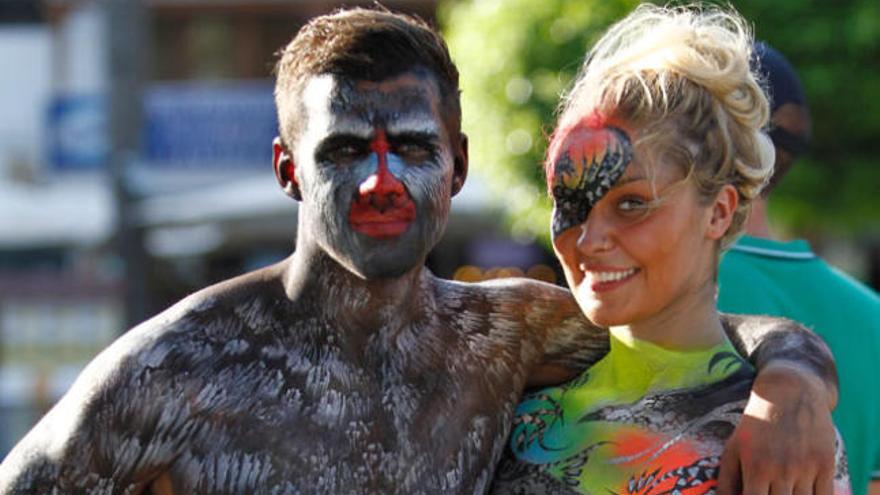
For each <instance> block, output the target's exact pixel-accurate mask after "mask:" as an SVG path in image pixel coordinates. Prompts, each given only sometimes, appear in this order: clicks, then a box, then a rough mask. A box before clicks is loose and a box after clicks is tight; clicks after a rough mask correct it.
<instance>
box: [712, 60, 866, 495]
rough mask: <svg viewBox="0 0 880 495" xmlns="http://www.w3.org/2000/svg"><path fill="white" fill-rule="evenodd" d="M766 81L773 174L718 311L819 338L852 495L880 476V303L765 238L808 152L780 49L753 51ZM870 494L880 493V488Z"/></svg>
mask: <svg viewBox="0 0 880 495" xmlns="http://www.w3.org/2000/svg"><path fill="white" fill-rule="evenodd" d="M755 51H756V54H757V60H758V63H759V64H760V67H761V70H762V72H764V74H765V76H766V78H767V81H768V83H769V89H770V92H771V94H770V97H771V102H772V104H771V111H772V116H771V120H772V124H773V126H774V128H773V129H772V131H771V133H770V135H771V137H772V139H773V142H774V144H775V145H776V171H775V173H774V175H773V178H772V179H771V181H770V184H769V185H768V187H767V188H766V189H765V190H764V192H763V194H762V197H761V198H759V199H756V200H755V202H754V203H753V205H754V207H753V210H752V214H751V217H750V219H749V222H748V223H747V225H746V233H747V234H748V235H746V236H744V237H743V238H742V239H740V240H739V241H738V242H737V243H736V244H735V245H734V246H733V247H732V248H731V249H730V251H729V252H728V253H727V254H726V255H725V256H724V259H723V261H722V263H721V268H720V275H719V283H720V288H719V291H720V296H719V299H718V307H719V308H721V310H723V311H731V312H737V313H757V314H767V315H774V316H785V317H787V318H791V319H793V320H797V321H800V322H802V323H804V324H806V325H807V326H808V327H810V328H812V329H814V330H815V331H816V332H817V333H818V334H819V335H821V336H822V337H823V338H824V339H825V340H826V342H827V343H828V345H829V346H830V347H831V351H832V352H833V353H834V357H835V359H836V361H837V367H838V371H839V375H840V379H841V380H840V403H839V405H838V407H837V410H836V411H835V412H834V420H835V423H837V426H838V428H839V429H840V432H841V435H842V436H843V440H844V444H845V445H846V451H847V458H848V460H849V463H848V464H849V471H850V480H851V483H852V485H853V493H854V494H855V495H864V494H865V491H866V489H867V487H868V482H869V478H870V477H871V476H872V474H871V473H872V471H873V473H874V474H873V477H874V478H875V479H876V478H877V477H880V472H878V471H880V379H878V377H880V366H878V361H877V355H878V354H880V298H878V297H877V294H876V293H875V292H873V291H872V290H871V289H869V288H868V287H866V286H864V285H862V284H861V283H859V282H857V281H856V280H854V279H852V278H851V277H849V276H847V275H846V274H844V273H843V272H841V271H839V270H837V269H835V268H834V267H832V266H830V265H828V264H827V263H826V262H825V261H823V260H822V259H821V258H820V257H819V256H817V255H816V254H815V253H813V251H812V250H811V249H810V245H809V243H807V241H805V240H794V241H789V242H783V241H779V240H775V239H774V237H773V236H772V235H771V233H770V226H769V222H768V218H767V201H768V199H769V196H770V194H771V193H772V191H773V190H774V188H775V186H776V185H777V184H779V182H780V181H781V180H782V178H783V177H784V176H785V174H786V173H787V172H788V170H789V169H790V168H791V166H792V164H793V163H794V161H795V159H796V158H797V157H798V155H800V154H801V153H802V152H804V151H805V150H806V148H807V143H808V141H809V138H810V129H811V121H810V114H809V109H808V108H807V102H806V99H805V97H804V91H803V89H802V88H801V84H800V81H799V80H798V77H797V74H796V73H795V71H794V69H793V68H792V66H791V64H789V63H788V61H787V60H786V59H785V58H784V57H783V56H782V54H780V53H779V52H778V51H776V50H774V49H773V48H771V47H769V46H767V45H765V44H760V43H759V44H757V45H756V50H755ZM872 486H873V488H872V490H874V491H872V493H873V494H880V482H877V481H875V482H874V483H873V485H872Z"/></svg>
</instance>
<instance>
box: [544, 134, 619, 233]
mask: <svg viewBox="0 0 880 495" xmlns="http://www.w3.org/2000/svg"><path fill="white" fill-rule="evenodd" d="M554 141H556V143H554V144H553V145H551V150H552V152H551V155H550V162H549V163H548V166H547V172H548V173H547V182H548V184H549V186H550V194H551V195H552V198H553V223H552V227H551V229H552V234H553V238H556V237H558V236H559V235H560V234H561V233H562V232H564V231H566V230H568V229H570V228H572V227H575V226H578V225H580V224H582V223H584V222H585V221H586V219H587V216H588V215H589V214H590V210H591V209H592V208H593V206H594V205H595V204H596V203H597V202H598V201H599V200H600V199H601V198H602V196H604V195H605V193H607V192H608V190H609V189H611V188H612V187H613V186H614V184H615V183H617V181H618V180H619V179H620V177H621V176H622V175H623V172H624V171H625V170H626V167H627V165H629V163H630V162H631V161H632V158H633V146H632V142H631V141H630V139H629V136H628V135H627V133H626V132H625V131H623V130H622V129H620V128H618V127H614V126H610V125H605V126H602V127H597V126H596V123H595V122H593V119H589V121H588V122H585V123H581V124H578V125H576V126H575V127H573V128H572V129H570V130H568V131H566V132H564V133H563V134H562V135H561V136H559V137H558V138H557V139H555V140H554Z"/></svg>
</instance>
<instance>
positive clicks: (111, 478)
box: [0, 329, 179, 495]
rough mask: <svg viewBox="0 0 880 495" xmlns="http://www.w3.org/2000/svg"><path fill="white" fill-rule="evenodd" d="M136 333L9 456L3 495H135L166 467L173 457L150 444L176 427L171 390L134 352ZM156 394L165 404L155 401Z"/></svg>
mask: <svg viewBox="0 0 880 495" xmlns="http://www.w3.org/2000/svg"><path fill="white" fill-rule="evenodd" d="M136 330H137V329H135V330H132V332H134V333H133V334H129V335H125V336H123V337H122V338H120V339H119V340H117V341H116V342H115V343H114V344H113V345H111V346H110V347H109V348H107V349H106V350H105V351H103V352H102V353H101V354H100V355H98V357H97V358H95V360H93V361H92V362H91V363H90V364H89V365H88V366H87V367H86V369H85V370H84V371H83V372H82V374H80V376H79V377H78V378H77V380H76V382H75V383H74V385H73V386H72V387H71V389H70V390H69V391H68V392H67V394H65V396H64V397H63V398H62V399H61V400H60V401H59V402H58V403H57V404H56V405H55V406H54V407H53V408H52V409H51V410H50V411H49V413H48V414H46V416H45V417H43V418H42V419H41V420H40V422H39V423H37V425H36V426H35V427H34V428H33V429H32V430H31V431H30V432H28V434H27V435H25V437H24V438H22V440H21V441H20V442H19V443H18V444H17V445H16V446H15V447H14V448H13V449H12V451H11V452H10V453H9V455H8V456H7V457H6V459H4V460H3V463H2V464H0V494H4V495H5V494H13V493H14V494H19V493H21V494H24V493H27V494H31V493H33V494H37V493H40V494H42V493H83V494H90V493H123V492H125V493H139V492H140V490H141V489H143V487H144V486H145V485H146V484H147V483H148V482H149V481H150V479H151V478H152V477H154V476H156V475H158V474H159V473H160V472H161V470H162V469H163V466H167V464H168V463H169V462H170V460H171V458H172V457H171V456H173V454H174V452H172V451H171V449H170V448H162V446H160V445H156V444H153V443H151V442H152V441H153V439H155V438H157V434H158V433H160V432H161V431H164V430H165V429H167V427H173V426H174V425H173V424H171V423H172V422H170V421H167V420H168V416H170V415H172V414H173V411H174V410H175V402H176V401H174V400H173V399H172V398H171V394H173V390H171V389H172V388H173V387H169V386H163V385H162V384H161V382H162V379H161V378H160V376H161V375H162V374H163V371H162V370H160V369H149V368H148V367H146V366H144V365H143V360H144V359H146V360H148V361H149V360H150V359H151V356H150V354H149V353H147V354H138V353H137V349H138V348H140V345H139V344H140V343H141V342H142V341H143V339H142V338H141V336H140V335H136V333H137V332H136ZM153 361H156V360H155V359H154V360H153ZM157 392H159V393H162V394H166V395H168V397H167V399H168V400H166V401H154V399H156V397H157V395H156V393H157ZM160 416H162V417H161V418H160ZM163 422H164V423H169V424H167V425H163ZM178 426H179V425H178ZM169 443H171V442H169ZM165 447H170V445H166V446H165ZM127 490H128V491H127Z"/></svg>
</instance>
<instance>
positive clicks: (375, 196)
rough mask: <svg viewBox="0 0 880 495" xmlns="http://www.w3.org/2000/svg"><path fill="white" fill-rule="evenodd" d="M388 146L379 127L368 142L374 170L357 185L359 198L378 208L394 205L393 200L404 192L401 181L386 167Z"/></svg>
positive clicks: (382, 208)
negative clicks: (373, 155)
mask: <svg viewBox="0 0 880 495" xmlns="http://www.w3.org/2000/svg"><path fill="white" fill-rule="evenodd" d="M390 148H391V147H390V146H389V144H388V139H387V138H386V136H385V132H384V131H383V130H381V129H379V130H377V131H376V136H375V137H374V138H373V141H372V142H371V143H370V150H371V151H372V152H373V153H375V154H376V171H375V172H373V173H372V174H370V176H369V177H367V178H366V179H365V180H364V181H363V182H361V185H360V187H358V192H359V193H360V196H361V199H365V200H368V201H369V202H370V203H371V204H372V205H373V206H374V207H376V208H379V209H380V210H384V209H385V208H387V207H390V206H394V203H395V200H396V199H397V198H400V197H403V196H404V194H406V189H405V188H404V187H403V183H402V182H400V181H399V180H398V179H397V177H395V176H394V174H392V173H391V171H390V170H389V169H388V152H389V150H390Z"/></svg>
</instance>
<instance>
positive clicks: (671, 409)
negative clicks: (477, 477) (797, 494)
mask: <svg viewBox="0 0 880 495" xmlns="http://www.w3.org/2000/svg"><path fill="white" fill-rule="evenodd" d="M754 376H755V374H754V370H753V369H752V367H751V366H750V365H749V364H748V363H747V362H745V360H743V359H742V358H741V357H740V356H739V355H738V354H737V353H736V350H735V349H734V348H733V346H732V345H731V344H730V343H729V342H727V341H725V342H723V343H722V344H720V345H718V346H716V347H714V348H710V349H706V350H698V351H673V350H669V349H665V348H662V347H659V346H655V345H653V344H651V343H649V342H647V341H640V340H634V341H633V340H631V339H618V338H616V336H615V334H614V331H613V330H612V332H611V352H609V354H608V355H607V356H606V357H605V358H603V359H602V360H601V361H599V362H598V363H596V365H594V366H593V367H591V368H590V369H588V370H587V371H585V372H584V373H583V374H582V375H581V376H580V377H578V378H576V379H574V380H572V381H571V382H569V383H566V384H564V385H561V386H558V387H550V388H546V389H543V390H539V391H536V392H534V393H530V394H527V395H526V396H525V397H524V398H523V400H522V402H521V403H520V405H519V407H517V411H516V417H515V419H514V424H513V430H512V432H511V438H510V444H509V446H508V450H507V452H506V453H505V458H504V459H503V460H502V462H501V464H500V466H499V471H498V473H497V474H496V479H495V485H494V487H493V490H492V493H493V494H494V495H506V494H524V493H530V494H531V493H542V494H551V493H552V494H559V495H575V494H621V495H623V494H626V495H661V494H680V495H709V494H714V493H715V490H716V488H717V480H718V469H719V467H720V457H721V453H722V452H723V450H724V445H725V442H726V440H727V438H728V437H729V436H730V435H731V434H732V433H733V430H734V428H735V427H736V425H737V423H738V422H739V420H740V418H741V417H742V413H743V408H744V406H745V404H746V400H747V399H748V397H749V392H750V389H751V384H752V380H753V379H754ZM837 455H838V469H837V472H836V476H835V481H837V482H839V483H836V484H835V485H836V490H835V494H836V495H848V490H846V462H845V459H844V454H843V448H842V444H841V443H840V441H839V438H838V450H837Z"/></svg>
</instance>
